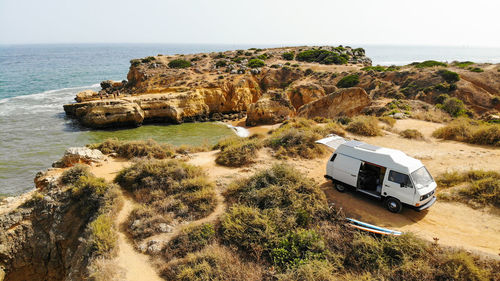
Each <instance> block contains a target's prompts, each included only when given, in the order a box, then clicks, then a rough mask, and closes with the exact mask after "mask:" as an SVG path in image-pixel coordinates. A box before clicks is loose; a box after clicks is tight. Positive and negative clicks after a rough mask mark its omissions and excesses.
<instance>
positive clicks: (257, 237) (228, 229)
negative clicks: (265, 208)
mask: <svg viewBox="0 0 500 281" xmlns="http://www.w3.org/2000/svg"><path fill="white" fill-rule="evenodd" d="M221 231H222V239H223V240H224V241H225V242H226V243H229V244H233V245H235V246H236V247H238V248H239V249H240V250H243V251H245V252H247V253H250V254H251V255H252V256H254V257H255V258H256V259H259V258H260V257H261V256H262V254H263V253H264V251H267V249H266V248H267V247H269V245H270V243H273V240H274V239H275V236H276V234H275V229H274V226H273V224H272V222H271V220H270V218H269V217H268V216H267V215H265V214H262V213H261V212H260V211H259V209H257V208H253V207H247V206H243V205H234V206H232V207H231V208H230V209H229V211H227V212H226V214H225V215H224V217H223V218H222V222H221Z"/></svg>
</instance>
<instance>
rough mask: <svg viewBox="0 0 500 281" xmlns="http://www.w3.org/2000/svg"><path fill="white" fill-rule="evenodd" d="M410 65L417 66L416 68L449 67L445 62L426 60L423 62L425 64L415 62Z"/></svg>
mask: <svg viewBox="0 0 500 281" xmlns="http://www.w3.org/2000/svg"><path fill="white" fill-rule="evenodd" d="M410 65H412V66H415V67H416V68H424V67H434V66H444V67H446V66H448V65H447V64H446V63H444V62H440V61H435V60H426V61H423V62H414V63H411V64H410Z"/></svg>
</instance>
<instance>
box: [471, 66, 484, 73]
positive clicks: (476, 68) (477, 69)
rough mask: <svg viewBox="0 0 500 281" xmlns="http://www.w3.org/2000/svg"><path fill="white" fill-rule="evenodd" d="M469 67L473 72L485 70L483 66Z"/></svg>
mask: <svg viewBox="0 0 500 281" xmlns="http://www.w3.org/2000/svg"><path fill="white" fill-rule="evenodd" d="M467 69H468V70H469V71H472V72H478V73H481V72H484V70H483V69H482V68H479V67H469V68H467Z"/></svg>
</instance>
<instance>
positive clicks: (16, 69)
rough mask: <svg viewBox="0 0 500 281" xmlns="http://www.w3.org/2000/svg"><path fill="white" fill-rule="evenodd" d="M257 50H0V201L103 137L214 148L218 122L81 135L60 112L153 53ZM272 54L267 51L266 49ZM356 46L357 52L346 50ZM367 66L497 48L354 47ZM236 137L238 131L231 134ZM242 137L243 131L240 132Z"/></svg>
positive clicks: (492, 55)
mask: <svg viewBox="0 0 500 281" xmlns="http://www.w3.org/2000/svg"><path fill="white" fill-rule="evenodd" d="M250 47H260V48H261V47H269V46H263V45H181V44H169V45H165V44H163V45H162V44H154V45H148V44H111V45H109V44H108V45H101V44H82V45H20V46H0V194H19V193H21V192H23V191H26V190H28V189H31V188H33V178H34V176H35V174H36V172H37V171H39V170H43V169H46V168H48V167H50V165H51V163H52V162H54V161H56V160H58V159H59V158H60V157H61V156H62V155H63V153H64V150H65V149H66V148H67V147H70V146H82V145H85V144H88V143H94V142H99V141H102V140H104V139H106V138H112V137H113V138H118V139H126V140H132V139H149V138H151V139H155V140H157V141H160V142H168V143H172V144H174V145H180V144H191V145H197V144H203V143H215V142H216V141H217V140H218V139H220V138H221V137H224V136H227V135H231V134H234V130H232V129H230V128H228V127H227V126H225V125H223V124H219V123H187V124H182V125H147V126H142V127H139V128H135V129H123V130H97V131H96V130H89V129H86V128H83V127H81V126H79V125H78V124H77V123H76V122H75V121H74V120H72V119H69V118H67V117H66V116H65V114H64V111H63V107H62V106H63V105H64V104H66V103H71V102H73V101H74V97H75V94H76V93H78V92H79V91H82V90H84V89H92V90H99V88H100V87H99V82H100V81H102V80H107V79H111V80H118V81H120V80H123V79H126V75H127V72H128V67H129V65H130V63H129V61H130V59H133V58H140V57H146V56H150V55H156V54H181V53H197V52H217V51H224V50H233V49H247V48H250ZM271 47H272V46H271ZM353 47H360V46H353ZM361 47H364V48H365V49H366V52H367V55H368V56H369V57H371V58H372V59H373V64H374V65H376V64H381V65H390V64H396V65H402V64H407V63H410V62H413V61H422V60H426V59H436V60H443V61H452V60H473V61H477V62H500V49H491V48H465V47H453V48H451V47H411V46H401V47H396V46H361ZM239 133H240V134H241V133H242V132H239ZM243 133H244V132H243Z"/></svg>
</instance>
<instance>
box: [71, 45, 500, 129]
mask: <svg viewBox="0 0 500 281" xmlns="http://www.w3.org/2000/svg"><path fill="white" fill-rule="evenodd" d="M370 65H371V61H370V59H369V58H367V57H366V56H365V54H364V50H363V49H352V48H350V47H331V46H324V47H289V48H274V49H263V50H262V49H250V50H235V51H226V52H221V53H208V54H191V55H175V56H165V55H158V56H154V57H147V58H143V59H135V60H132V61H131V66H130V70H129V73H128V75H127V79H128V80H124V81H122V82H113V81H103V82H102V83H101V87H102V90H100V91H99V92H92V91H84V92H81V93H79V94H78V95H77V97H76V98H75V100H76V103H73V104H68V105H65V106H64V110H65V112H66V114H67V115H68V116H71V117H74V118H76V119H77V120H79V121H80V122H81V123H82V124H83V125H85V126H88V127H92V128H105V127H121V126H138V125H141V124H144V123H152V122H161V123H181V122H191V121H209V120H219V119H221V118H223V116H226V117H228V116H229V117H233V118H235V117H242V116H244V115H245V114H246V112H247V111H250V110H251V111H252V117H250V119H249V120H248V121H247V124H248V125H258V124H267V123H269V122H275V121H278V120H282V119H283V116H282V115H283V114H285V113H284V111H283V109H284V108H283V107H282V105H283V104H282V103H276V102H274V103H272V102H270V99H269V92H270V91H271V92H283V93H285V94H286V96H287V97H288V100H289V102H290V103H291V105H292V107H293V109H290V110H287V114H288V115H287V116H286V117H292V116H294V115H295V114H296V113H297V112H298V110H299V108H300V107H302V106H304V105H306V104H309V103H311V102H314V101H316V100H318V99H322V98H324V97H325V96H327V95H329V94H331V93H334V92H336V91H337V90H338V88H345V87H352V86H357V87H360V88H362V89H363V90H364V91H365V92H366V93H367V94H368V96H369V98H370V99H371V100H377V99H380V98H393V99H410V100H411V99H416V100H421V101H424V102H426V103H430V104H435V103H438V102H439V101H440V99H439V98H438V97H439V96H440V95H443V94H446V95H449V96H452V97H457V98H459V99H461V100H463V101H464V103H465V104H466V105H467V106H468V107H469V109H470V112H471V114H475V115H476V116H477V117H479V116H481V115H485V114H496V112H497V111H498V110H500V82H499V81H500V72H499V71H498V69H499V67H498V66H497V65H489V64H482V65H481V64H476V65H477V66H478V68H479V67H482V68H479V69H481V70H482V72H480V73H479V72H477V71H471V70H470V69H466V68H463V67H462V68H461V67H459V65H455V64H450V65H440V66H431V67H420V66H419V65H417V64H412V65H408V66H403V67H394V66H393V67H370ZM444 70H449V71H451V72H454V73H455V72H456V73H457V74H458V76H459V79H458V80H455V79H451V80H450V77H449V76H446V73H444V74H443V71H444ZM349 75H351V76H353V75H354V76H356V77H357V80H356V81H355V83H354V84H349V83H347V84H345V83H342V82H343V79H344V78H346V77H347V76H349ZM339 85H340V86H339ZM346 99H347V100H346ZM356 101H357V98H356V97H354V96H353V97H351V96H349V95H343V96H342V104H354V103H355V102H356ZM274 105H276V106H277V107H274ZM366 105H368V103H367V102H366V99H363V102H361V103H360V106H359V107H352V108H355V110H354V111H353V110H351V109H349V110H342V109H337V110H336V111H335V112H336V113H335V114H334V113H332V112H321V113H318V114H317V115H319V116H330V117H334V116H337V115H338V114H343V113H345V112H347V111H350V114H356V113H359V112H360V111H361V110H362V109H363V106H366ZM263 110H268V111H269V112H274V113H277V114H278V115H279V116H276V118H271V117H270V116H269V115H270V114H274V113H266V114H264V112H263ZM325 110H326V109H325ZM256 112H260V113H258V114H257V115H256ZM303 115H304V114H303ZM306 115H310V114H306ZM258 116H261V117H262V120H259V118H260V117H258ZM272 120H275V121H272Z"/></svg>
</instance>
